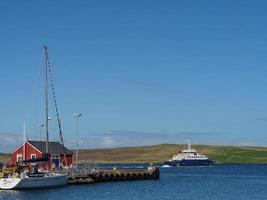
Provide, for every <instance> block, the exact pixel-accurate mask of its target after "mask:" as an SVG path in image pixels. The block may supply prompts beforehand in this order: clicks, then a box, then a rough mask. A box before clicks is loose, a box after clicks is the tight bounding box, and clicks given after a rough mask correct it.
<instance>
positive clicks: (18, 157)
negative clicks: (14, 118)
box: [11, 141, 73, 169]
mask: <svg viewBox="0 0 267 200" xmlns="http://www.w3.org/2000/svg"><path fill="white" fill-rule="evenodd" d="M23 152H25V155H23ZM64 153H65V157H66V163H67V166H69V167H70V166H71V165H72V155H73V153H72V151H71V150H69V149H67V148H66V147H65V146H64V147H63V148H62V145H61V144H60V143H59V142H49V147H48V167H49V169H50V168H51V167H55V168H58V167H60V166H62V165H64V166H65V158H64ZM44 155H46V142H45V141H26V142H25V143H23V144H21V145H20V146H19V147H17V148H16V149H15V150H13V151H12V152H11V163H12V164H13V165H16V164H17V163H21V162H22V160H24V161H25V160H38V159H41V158H43V156H44ZM40 163H41V162H40ZM45 165H46V163H41V166H40V167H45Z"/></svg>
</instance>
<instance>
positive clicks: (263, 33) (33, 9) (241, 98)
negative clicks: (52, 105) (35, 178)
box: [0, 0, 267, 151]
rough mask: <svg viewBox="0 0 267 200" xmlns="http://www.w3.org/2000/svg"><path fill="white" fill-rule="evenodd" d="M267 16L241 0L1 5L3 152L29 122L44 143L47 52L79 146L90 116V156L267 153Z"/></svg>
mask: <svg viewBox="0 0 267 200" xmlns="http://www.w3.org/2000/svg"><path fill="white" fill-rule="evenodd" d="M266 8H267V3H266V1H256V2H254V1H230V0H229V1H226V0H225V1H211V0H210V1H205V0H204V1H174V0H173V1H171V0H168V1H154V0H153V1H152V0H142V1H38V2H37V1H27V2H25V1H24V2H23V1H1V2H0V19H1V21H0V25H1V28H0V30H1V37H0V44H1V48H0V55H1V59H0V67H1V73H0V91H1V94H2V95H1V99H0V121H1V126H0V135H1V137H2V138H3V140H2V142H1V146H0V151H8V150H10V149H11V148H13V147H14V146H16V145H17V144H18V143H19V141H21V138H20V137H21V135H22V133H21V132H22V122H23V120H26V121H27V136H28V137H29V138H32V139H38V138H39V135H40V133H39V130H38V128H37V126H36V124H37V123H40V122H41V121H42V119H43V118H44V117H42V116H43V108H42V107H43V100H42V99H43V79H42V74H43V71H42V45H43V44H47V45H48V48H49V57H50V62H51V64H52V68H53V75H54V82H55V86H56V93H57V101H58V104H59V110H60V115H61V119H62V125H63V133H64V136H65V140H66V143H67V144H68V145H69V146H73V145H74V142H73V141H74V139H75V121H74V118H73V113H75V112H81V113H82V114H83V116H82V118H81V119H80V138H81V147H82V148H87V147H89V148H94V147H113V146H135V145H149V144H158V143H185V142H186V139H187V138H191V139H192V140H193V143H202V144H223V145H228V144H229V145H259V146H266V144H267V137H266V133H267V76H266V75H267V67H266V66H267V56H266V52H267V51H266V50H267V28H266V27H267V21H266V19H267V13H266ZM50 115H51V116H52V118H53V115H54V113H53V112H51V114H50ZM55 129H56V128H55V125H54V122H52V123H51V129H50V132H55ZM53 134H54V133H53ZM53 134H52V136H51V137H52V138H57V136H56V135H54V136H53Z"/></svg>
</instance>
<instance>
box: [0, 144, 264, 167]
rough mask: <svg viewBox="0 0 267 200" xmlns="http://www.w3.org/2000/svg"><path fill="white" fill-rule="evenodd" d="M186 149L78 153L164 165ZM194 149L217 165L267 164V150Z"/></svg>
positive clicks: (164, 146) (98, 159) (104, 160)
mask: <svg viewBox="0 0 267 200" xmlns="http://www.w3.org/2000/svg"><path fill="white" fill-rule="evenodd" d="M184 148H186V147H185V145H174V144H162V145H155V146H145V147H125V148H113V149H87V150H79V160H84V161H86V162H101V163H134V162H139V163H150V162H163V161H165V160H168V159H170V158H171V157H172V156H173V154H175V153H178V151H181V150H183V149H184ZM194 149H196V150H198V151H199V152H201V153H204V154H206V155H208V156H209V158H210V159H211V160H213V161H215V162H216V163H267V148H261V147H230V146H207V145H195V146H194ZM74 156H75V154H74ZM74 159H75V158H74ZM0 161H2V162H9V161H10V155H9V154H2V153H0Z"/></svg>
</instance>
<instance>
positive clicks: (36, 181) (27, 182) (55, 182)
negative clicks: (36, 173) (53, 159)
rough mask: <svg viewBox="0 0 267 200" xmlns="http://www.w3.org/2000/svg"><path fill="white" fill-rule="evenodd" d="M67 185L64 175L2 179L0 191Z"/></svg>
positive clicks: (0, 180)
mask: <svg viewBox="0 0 267 200" xmlns="http://www.w3.org/2000/svg"><path fill="white" fill-rule="evenodd" d="M66 185H67V176H66V175H60V174H55V175H52V176H51V175H49V176H44V177H23V178H2V179H0V189H3V190H20V189H37V188H51V187H61V186H66Z"/></svg>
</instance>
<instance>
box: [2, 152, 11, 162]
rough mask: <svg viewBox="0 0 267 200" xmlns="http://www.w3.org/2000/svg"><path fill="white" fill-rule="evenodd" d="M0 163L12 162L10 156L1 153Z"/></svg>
mask: <svg viewBox="0 0 267 200" xmlns="http://www.w3.org/2000/svg"><path fill="white" fill-rule="evenodd" d="M0 162H10V155H9V154H4V153H0Z"/></svg>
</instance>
